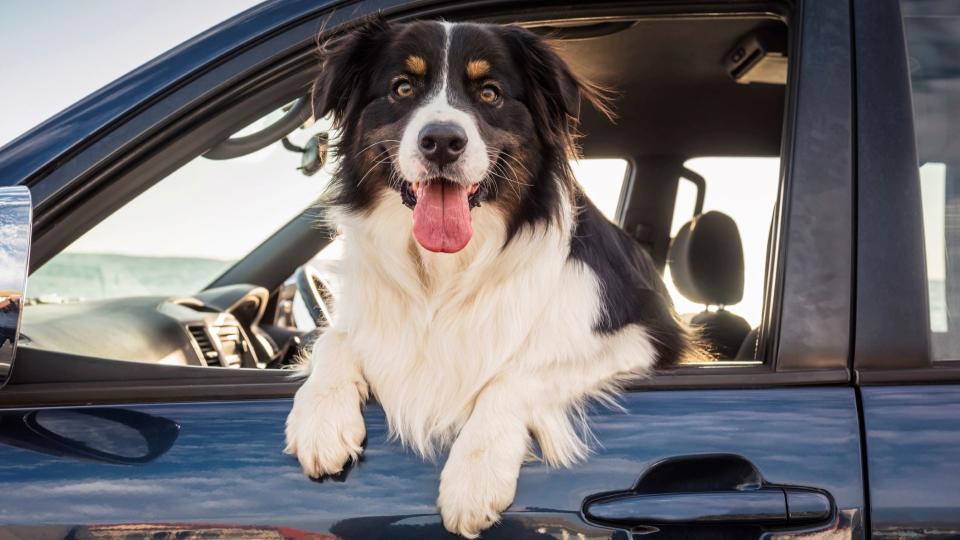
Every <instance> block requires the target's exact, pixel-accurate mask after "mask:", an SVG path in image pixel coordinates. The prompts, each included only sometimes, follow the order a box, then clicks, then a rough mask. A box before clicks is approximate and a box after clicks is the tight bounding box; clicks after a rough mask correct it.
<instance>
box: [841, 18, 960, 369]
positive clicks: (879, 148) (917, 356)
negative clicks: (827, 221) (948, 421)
mask: <svg viewBox="0 0 960 540" xmlns="http://www.w3.org/2000/svg"><path fill="white" fill-rule="evenodd" d="M853 8H854V24H855V31H854V35H855V40H856V44H855V51H856V88H857V94H856V95H857V193H858V196H857V205H858V207H857V282H856V305H857V310H856V334H855V335H856V343H855V353H854V369H855V370H856V377H857V382H858V383H860V384H889V383H919V382H947V381H960V362H952V361H944V362H935V361H934V360H933V355H932V350H931V337H930V307H929V296H928V294H929V293H928V284H927V272H926V255H925V253H924V236H923V234H924V233H923V207H922V200H921V192H920V170H919V160H918V154H917V146H916V134H915V131H914V119H913V100H912V96H911V82H910V68H909V63H908V56H907V49H906V47H907V45H906V35H905V32H904V25H903V18H902V16H901V11H900V2H899V0H854V4H853ZM890 246H894V247H895V248H894V249H895V251H896V256H895V257H891V256H890ZM878 268H881V269H882V271H878Z"/></svg>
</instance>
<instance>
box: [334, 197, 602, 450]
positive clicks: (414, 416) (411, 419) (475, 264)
mask: <svg viewBox="0 0 960 540" xmlns="http://www.w3.org/2000/svg"><path fill="white" fill-rule="evenodd" d="M568 210H569V209H568ZM340 223H341V227H342V230H343V232H344V234H345V252H344V259H343V261H342V266H341V267H340V272H341V273H342V281H343V283H344V285H343V288H342V291H341V298H340V299H339V301H338V313H337V314H336V317H335V320H334V323H333V328H334V330H336V331H341V332H343V333H344V335H345V336H347V339H348V340H349V342H350V348H351V349H352V350H353V351H355V353H356V354H358V355H359V356H360V358H358V359H357V360H358V363H359V365H360V367H361V370H362V373H363V376H364V378H365V379H366V381H367V382H368V383H369V385H370V387H371V389H372V391H373V394H374V395H375V396H376V398H377V399H378V401H379V402H380V403H381V405H382V406H383V407H384V409H385V411H386V412H387V415H388V417H389V419H390V424H391V428H392V430H393V431H394V433H395V434H396V435H398V436H399V437H400V439H401V440H402V441H404V442H405V443H407V444H410V445H411V446H412V447H413V448H415V449H416V450H418V451H420V452H421V453H423V454H425V455H431V454H433V452H434V450H435V449H436V448H437V447H438V446H443V445H444V444H445V443H448V442H449V441H450V439H451V437H452V436H453V435H455V433H456V431H457V430H458V428H459V426H461V425H462V424H463V422H464V421H465V420H466V418H467V417H468V416H469V414H470V411H471V409H472V405H473V402H474V400H475V398H476V396H477V395H478V393H479V392H480V391H481V390H482V389H483V387H484V386H485V385H487V384H488V383H489V382H490V381H491V380H494V379H496V378H497V377H498V376H499V375H501V374H502V373H503V372H504V371H505V370H512V371H514V372H516V371H531V372H534V371H536V370H538V369H542V368H545V367H548V366H549V365H551V364H560V363H562V362H564V361H569V360H572V359H576V358H584V357H585V356H586V355H589V354H590V353H591V352H598V351H599V348H600V347H602V345H603V344H602V343H601V341H602V340H601V339H598V338H597V337H596V336H594V335H593V333H592V332H591V327H592V326H593V323H594V321H595V319H596V316H597V311H598V305H597V302H598V300H597V299H598V295H597V285H596V278H595V276H594V275H593V273H592V272H591V271H590V270H589V269H588V268H586V267H585V266H584V265H582V264H579V263H577V262H575V261H568V253H569V233H568V230H569V227H568V226H567V224H557V225H553V226H549V227H544V228H542V229H540V230H537V231H531V232H526V233H523V234H521V235H520V236H518V237H516V238H514V239H513V241H512V242H511V243H510V244H509V245H508V246H507V247H506V248H505V249H503V241H504V237H503V230H504V227H503V221H502V218H501V217H500V216H498V215H496V214H495V210H490V209H485V208H480V209H476V210H474V228H475V236H474V238H473V239H472V240H471V242H470V244H469V245H468V246H467V248H466V249H464V250H463V251H462V252H460V253H457V254H436V253H430V252H426V251H423V250H422V249H420V248H419V247H418V246H416V245H415V244H414V243H413V241H412V237H411V235H410V214H409V210H408V209H406V208H405V207H403V206H401V205H400V204H398V202H397V201H396V198H395V197H390V198H388V199H385V200H383V201H381V204H379V205H378V206H377V207H376V208H375V210H374V211H373V212H372V213H371V214H370V215H367V216H363V217H362V218H358V217H355V216H354V217H351V216H343V217H341V219H340ZM568 223H569V222H568Z"/></svg>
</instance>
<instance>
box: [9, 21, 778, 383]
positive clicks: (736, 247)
mask: <svg viewBox="0 0 960 540" xmlns="http://www.w3.org/2000/svg"><path fill="white" fill-rule="evenodd" d="M523 24H525V25H526V26H528V27H530V28H531V29H533V30H534V31H536V32H539V33H542V34H543V35H546V36H549V37H550V38H552V39H554V40H556V41H557V43H558V47H559V49H560V52H561V54H562V56H564V58H565V59H567V61H568V62H569V63H570V64H571V65H572V66H573V67H574V69H575V70H578V71H579V72H581V73H582V74H583V75H585V76H586V77H588V78H590V79H592V80H594V81H596V82H598V83H600V84H602V85H605V86H607V87H610V88H612V89H614V90H615V92H616V95H617V98H616V101H615V103H614V108H615V110H616V115H617V118H616V120H615V122H614V123H611V122H610V121H608V120H607V119H606V118H605V117H603V115H601V114H599V113H597V112H596V111H593V110H591V109H589V108H587V107H584V109H583V111H582V118H581V125H580V130H581V131H582V132H583V134H584V137H583V138H582V139H581V141H580V145H581V147H582V154H583V156H584V158H587V159H600V158H617V159H622V160H625V161H626V162H627V163H628V167H627V173H626V176H625V179H624V181H623V187H622V189H621V191H620V195H619V203H618V205H617V210H616V213H615V216H614V217H615V218H616V220H617V221H618V224H619V225H620V226H621V227H622V228H623V229H624V230H625V231H626V232H627V233H628V234H629V235H630V236H631V237H632V238H633V239H634V240H635V241H636V242H638V243H639V244H640V245H642V246H643V247H644V248H645V249H646V250H647V251H648V252H649V253H650V255H651V256H652V258H653V260H654V261H655V263H656V265H657V268H658V269H660V270H661V271H667V270H669V271H668V274H669V277H668V279H670V280H671V282H672V287H674V288H675V290H676V291H677V293H678V294H679V295H682V297H683V298H685V299H686V300H687V301H689V302H691V303H693V304H696V305H699V306H702V309H701V310H699V311H695V312H692V313H682V314H681V315H682V316H683V317H685V318H686V319H687V320H688V321H689V322H690V323H691V324H693V325H695V326H697V327H699V328H700V329H701V333H702V336H703V338H704V341H705V342H706V344H707V346H708V348H709V349H710V350H711V351H712V352H713V354H714V356H715V360H719V361H721V363H730V364H731V365H735V364H737V363H753V364H758V363H762V362H763V359H764V352H763V347H762V339H761V336H760V334H762V332H761V331H760V328H759V326H760V325H758V324H756V322H755V321H754V324H751V323H750V322H748V321H747V319H745V318H744V317H743V316H741V315H740V314H739V313H738V303H740V302H741V300H742V298H743V295H744V281H745V273H746V272H747V271H748V270H750V271H753V274H754V275H760V276H767V277H766V279H765V280H764V281H768V280H769V277H768V276H769V275H770V271H769V270H768V269H766V268H753V267H750V268H745V259H744V246H743V245H742V241H741V231H740V230H738V223H737V222H736V221H735V220H734V219H732V218H731V217H730V216H729V215H727V213H725V212H723V209H722V208H721V209H716V208H715V209H705V208H704V199H705V197H706V196H707V194H709V193H710V189H711V178H709V177H704V176H703V175H701V174H699V173H697V172H696V171H694V170H691V169H690V168H689V167H688V166H687V163H688V162H689V161H690V160H691V159H694V158H699V157H704V156H712V157H751V158H752V157H766V158H777V157H779V155H780V152H781V137H782V132H783V124H784V112H785V102H786V96H787V72H788V70H787V57H788V54H787V51H788V26H787V24H786V22H785V20H784V19H783V18H782V17H780V16H776V15H772V14H768V13H761V14H742V13H740V14H730V15H722V16H719V15H713V16H699V17H696V16H689V17H688V16H654V17H648V16H636V17H620V18H612V19H611V18H609V17H606V18H597V19H591V18H580V17H578V18H577V19H575V20H564V19H562V18H560V19H551V20H537V21H526V22H524V23H523ZM299 77H300V78H299V79H298V80H297V81H296V82H295V83H292V82H288V83H277V84H278V85H279V84H288V87H287V88H286V89H285V90H284V91H283V92H282V93H279V97H275V98H274V101H273V102H271V103H267V104H264V103H259V104H257V105H256V106H255V107H253V106H250V107H248V108H249V109H250V111H251V113H250V114H251V116H253V115H254V114H255V115H256V116H254V117H262V116H264V111H270V110H274V111H275V110H277V109H278V108H279V109H280V112H278V113H275V114H274V116H273V117H271V118H276V120H274V121H273V122H272V123H271V124H270V125H268V126H267V127H266V128H263V129H260V130H258V131H256V132H253V133H250V132H249V131H243V132H239V133H238V131H239V129H240V128H241V127H244V126H246V125H248V124H250V120H251V118H242V117H238V118H237V119H236V123H234V124H233V125H231V126H230V127H229V131H223V130H222V129H218V130H217V132H216V136H211V135H210V134H209V133H208V134H206V138H205V140H204V141H202V146H203V151H202V154H203V156H197V155H196V154H194V155H193V156H191V159H192V158H195V159H200V160H219V161H223V160H233V159H242V158H243V156H246V155H248V154H252V153H253V152H256V151H258V150H260V149H262V148H264V147H266V146H269V145H282V146H283V148H285V149H286V150H288V151H289V152H288V154H289V164H288V166H289V168H290V169H296V170H299V171H300V172H301V173H302V174H304V175H307V176H310V175H313V174H315V173H317V171H319V170H321V169H322V168H323V167H324V166H327V167H329V165H330V164H329V163H325V162H326V151H327V146H328V141H329V139H331V138H333V137H335V136H336V135H335V134H334V133H330V132H328V131H325V130H323V129H321V127H322V122H317V123H316V124H313V125H314V126H320V127H315V128H314V129H313V130H312V131H311V132H310V133H308V135H309V137H308V138H307V139H306V140H305V141H302V142H296V141H293V140H291V138H290V137H288V135H289V134H290V133H292V132H294V131H296V130H299V129H300V127H301V126H302V125H304V123H305V122H306V123H307V124H310V119H308V117H309V114H310V111H309V107H308V106H306V103H308V101H307V100H306V99H305V98H304V97H303V96H304V94H303V88H304V87H305V86H304V84H303V81H304V80H305V78H304V76H303V75H300V76H299ZM267 105H269V107H267ZM241 120H242V123H240V121H241ZM221 132H225V133H234V134H236V135H234V136H232V137H228V138H226V139H225V138H224V136H223V135H222V134H221ZM237 133H238V134H237ZM202 135H203V134H198V135H195V136H196V137H200V136H202ZM198 144H200V143H198ZM157 176H159V177H158V178H156V180H154V181H159V182H162V181H163V179H162V175H157ZM614 180H616V179H614ZM681 180H687V181H689V182H691V183H692V184H693V185H694V186H695V188H696V196H695V199H696V204H695V205H694V208H693V209H692V211H690V213H689V215H686V214H683V215H675V214H676V213H677V211H676V210H675V208H676V207H677V205H676V201H677V198H678V191H679V186H680V184H681ZM771 182H778V180H777V179H772V180H771ZM134 195H135V194H133V195H131V196H130V197H129V198H133V196H134ZM211 204H216V202H212V203H211ZM750 212H752V213H753V214H756V215H758V216H761V217H762V218H763V219H764V220H767V221H765V223H770V226H771V227H772V225H773V224H772V223H771V216H773V215H774V207H773V206H772V205H771V206H769V207H757V208H751V209H750ZM109 214H110V210H106V209H105V210H103V211H102V212H100V215H99V219H104V218H105V217H106V216H108V215H109ZM291 217H292V218H293V219H292V220H291V221H289V223H288V224H287V225H285V226H283V227H281V228H280V229H279V230H278V231H277V232H276V233H274V234H273V235H272V236H270V237H269V238H268V239H266V240H265V241H263V242H262V243H260V244H259V245H258V246H257V247H256V248H254V249H253V250H251V251H250V252H249V253H248V255H247V256H245V257H243V258H242V259H240V260H238V261H235V262H234V263H233V264H232V265H230V266H229V267H228V268H227V269H226V270H225V271H223V272H222V273H221V274H220V276H219V277H218V278H216V279H214V280H213V281H212V282H211V283H209V284H208V285H207V286H206V287H204V288H203V289H202V290H199V291H196V292H195V293H194V294H190V295H186V296H176V297H170V296H164V295H147V296H132V297H121V298H107V299H99V300H84V299H82V298H80V299H74V301H70V302H42V301H38V300H36V299H35V300H34V301H33V302H29V303H28V305H27V306H26V308H25V310H24V318H23V327H22V332H21V348H20V349H19V351H20V352H19V354H20V358H21V359H22V360H21V361H18V363H17V366H16V369H14V372H13V381H17V380H18V379H19V380H21V381H28V380H29V381H30V382H33V383H36V382H43V381H44V380H52V379H51V378H50V377H51V376H50V375H49V374H48V373H46V370H50V369H53V368H52V366H59V367H57V368H56V369H57V370H58V374H57V377H58V378H57V380H59V381H62V380H63V377H64V372H63V371H64V369H65V368H64V367H63V366H67V367H66V370H67V371H71V372H72V371H74V370H75V371H76V372H77V373H78V375H77V379H76V380H77V381H78V382H81V383H82V382H83V381H93V380H99V381H102V380H105V379H106V380H121V379H122V378H123V377H127V376H130V374H131V373H143V372H145V371H144V370H147V371H149V370H164V369H167V370H169V369H176V368H177V367H181V368H182V367H187V366H188V367H203V368H206V367H214V368H218V369H225V368H238V370H239V371H249V372H260V371H263V370H268V369H269V370H273V369H274V368H284V367H287V366H290V365H292V364H295V363H296V362H297V361H298V358H299V357H300V355H302V353H303V350H304V348H305V346H306V344H308V343H309V340H310V339H311V337H312V336H313V335H315V334H316V332H320V331H322V328H323V326H325V325H326V324H327V321H328V320H329V317H330V316H331V315H332V313H333V312H334V310H335V297H336V294H335V290H336V287H335V284H334V283H331V280H333V278H331V277H330V276H328V275H326V274H324V272H323V271H322V270H318V268H317V267H315V266H312V265H310V264H308V262H309V261H310V260H311V259H313V258H314V257H315V256H316V255H317V253H318V252H320V251H321V250H322V249H323V248H324V247H325V246H327V244H329V243H330V242H331V240H332V238H333V236H334V231H332V230H330V229H329V228H327V227H324V226H319V225H318V224H317V220H316V219H315V218H316V209H311V210H310V211H305V212H304V213H303V214H301V215H298V216H291ZM248 219H256V218H255V216H251V217H250V218H248ZM674 221H680V222H683V225H682V226H681V227H680V230H679V231H678V232H677V233H676V234H672V231H671V224H672V222H674ZM94 225H95V223H89V224H87V225H86V226H85V227H78V228H76V230H75V231H71V233H70V234H72V236H71V239H72V240H75V239H76V238H78V237H80V236H81V235H82V234H83V233H84V232H86V230H89V229H90V228H92V227H93V226H94ZM768 231H769V229H767V230H764V231H763V236H764V237H766V236H767V235H768V234H770V233H769V232H768ZM67 243H68V242H63V244H64V245H66V244H67ZM766 249H768V250H770V249H772V248H771V246H770V245H769V244H768V245H767V247H766ZM768 257H769V255H768ZM52 259H54V257H53V254H49V255H46V256H44V255H43V254H41V258H40V261H39V263H38V264H39V268H37V269H36V270H35V272H34V274H42V273H43V271H44V263H46V262H48V261H50V260H52ZM754 266H756V265H754ZM764 290H765V291H768V290H769V283H765V285H764ZM767 294H769V292H768V293H767ZM758 309H759V308H758ZM763 309H764V311H766V310H767V307H766V304H765V305H764V306H763ZM304 318H309V319H311V320H310V322H309V323H305V322H304V320H303V319H304ZM28 358H29V359H28ZM64 358H69V359H70V361H69V362H63V361H62V360H63V359H64ZM704 360H705V361H706V360H707V359H704ZM243 368H247V369H243ZM155 372H156V373H159V371H155ZM176 373H184V372H182V371H179V372H176ZM81 374H82V375H81ZM176 376H180V375H176ZM185 376H186V375H185Z"/></svg>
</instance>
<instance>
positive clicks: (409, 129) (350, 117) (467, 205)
mask: <svg viewBox="0 0 960 540" xmlns="http://www.w3.org/2000/svg"><path fill="white" fill-rule="evenodd" d="M321 53H322V55H323V56H322V66H321V71H320V75H319V78H318V79H317V81H316V83H315V85H314V102H313V106H314V116H315V117H321V116H325V115H327V114H329V113H331V112H332V113H333V117H334V125H335V126H336V127H337V128H338V129H340V130H341V135H340V141H339V143H338V145H337V148H336V151H337V153H338V155H339V157H340V158H341V162H340V170H339V171H338V174H337V179H336V183H335V185H334V191H335V195H334V203H336V204H339V205H342V206H345V207H346V208H347V209H348V210H349V211H352V212H363V211H368V210H370V209H371V208H372V206H373V205H375V204H377V203H378V201H382V200H383V198H384V196H385V194H392V195H395V196H396V201H397V204H400V203H401V202H402V203H403V204H405V205H406V206H408V207H410V208H411V209H412V212H411V219H412V231H413V235H414V237H415V238H416V240H417V241H418V242H419V243H420V245H421V246H423V247H424V248H425V249H428V250H430V251H435V252H447V253H452V252H457V251H459V250H461V249H463V248H464V247H465V246H466V245H467V243H468V242H469V241H470V239H471V237H472V235H473V226H472V216H471V214H472V212H474V211H475V210H474V209H475V208H477V207H480V206H485V207H488V209H492V210H493V211H498V212H499V213H500V215H501V216H502V217H503V223H504V226H505V227H506V229H507V230H506V232H507V239H508V240H509V238H510V237H511V236H512V235H513V234H514V233H516V232H517V231H518V230H519V229H520V228H522V227H523V226H525V225H528V224H536V223H537V222H538V221H543V220H549V219H551V218H552V217H555V215H556V214H557V212H559V208H560V205H561V197H563V196H564V195H565V194H566V195H567V196H569V195H570V190H569V189H567V190H566V193H564V191H565V190H564V188H565V187H567V188H569V185H566V184H569V182H570V181H571V180H570V171H569V166H568V158H569V157H571V155H572V153H573V145H574V136H575V135H574V134H575V125H574V124H575V121H576V118H577V116H578V114H579V104H580V99H581V97H585V98H586V99H587V100H589V101H590V102H591V103H593V104H595V105H597V106H599V107H600V108H601V109H602V110H605V109H603V99H602V93H601V91H600V90H599V89H598V88H597V87H596V86H594V85H592V84H589V83H586V82H584V81H583V80H582V79H580V78H578V77H577V76H575V75H574V74H573V73H572V72H571V70H570V69H569V67H568V66H567V65H566V64H565V63H564V61H563V60H562V59H561V58H560V57H559V56H558V55H557V54H556V52H555V51H554V50H553V49H552V48H551V47H550V45H548V44H547V43H546V42H544V41H543V40H542V39H541V38H540V37H538V36H537V35H535V34H533V33H531V32H529V31H527V30H524V29H522V28H519V27H514V26H496V25H482V24H466V23H456V24H453V23H445V22H434V21H419V22H413V23H405V24H387V23H386V22H385V21H383V20H381V19H374V20H369V21H366V22H365V23H363V24H362V25H360V26H359V27H358V28H356V29H354V30H352V31H350V32H348V33H346V34H344V35H341V36H338V37H336V38H334V39H332V40H330V41H328V42H326V43H325V44H324V45H323V46H322V48H321Z"/></svg>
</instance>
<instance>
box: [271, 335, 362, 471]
mask: <svg viewBox="0 0 960 540" xmlns="http://www.w3.org/2000/svg"><path fill="white" fill-rule="evenodd" d="M309 369H310V375H309V377H308V378H307V380H306V381H305V382H304V383H303V386H301V387H300V389H299V390H297V394H296V396H294V398H293V410H291V411H290V415H289V416H287V429H286V436H287V447H286V450H285V451H286V452H287V453H288V454H294V455H296V456H297V459H298V460H300V465H301V466H302V467H303V471H304V472H305V473H306V474H307V475H308V476H310V477H312V478H319V477H321V476H324V475H329V474H337V473H339V472H340V471H342V470H343V467H344V465H346V464H347V462H348V461H350V460H356V459H357V458H358V457H359V456H360V453H361V452H362V451H363V448H362V447H361V445H362V443H363V439H364V437H366V428H365V427H364V425H363V414H362V413H361V410H360V409H361V407H362V405H363V402H364V401H365V400H366V399H367V392H368V391H367V383H366V381H364V379H363V375H362V373H361V372H360V368H359V366H358V365H357V357H356V356H355V355H354V354H353V353H352V352H351V350H350V348H349V347H348V346H347V344H346V339H345V336H344V335H343V334H341V333H338V332H336V331H334V330H328V331H327V333H325V334H324V335H323V336H321V337H320V338H319V339H318V340H317V342H316V343H315V344H314V347H313V351H312V352H311V355H310V368H309Z"/></svg>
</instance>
